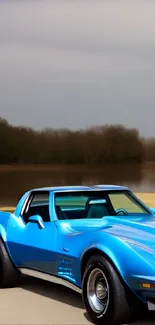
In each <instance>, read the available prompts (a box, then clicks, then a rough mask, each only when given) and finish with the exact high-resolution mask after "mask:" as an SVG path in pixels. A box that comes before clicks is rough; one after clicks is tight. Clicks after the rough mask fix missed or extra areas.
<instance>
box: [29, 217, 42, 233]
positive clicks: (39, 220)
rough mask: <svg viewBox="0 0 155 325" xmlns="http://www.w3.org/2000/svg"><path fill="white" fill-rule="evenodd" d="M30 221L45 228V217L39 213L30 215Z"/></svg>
mask: <svg viewBox="0 0 155 325" xmlns="http://www.w3.org/2000/svg"><path fill="white" fill-rule="evenodd" d="M28 222H31V223H37V224H38V226H39V228H40V229H43V228H45V227H44V224H43V219H42V217H41V216H39V214H37V215H34V216H32V217H29V219H28Z"/></svg>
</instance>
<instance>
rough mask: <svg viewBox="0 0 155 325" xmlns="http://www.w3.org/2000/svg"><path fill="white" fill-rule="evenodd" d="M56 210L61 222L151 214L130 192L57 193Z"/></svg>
mask: <svg viewBox="0 0 155 325" xmlns="http://www.w3.org/2000/svg"><path fill="white" fill-rule="evenodd" d="M55 210H56V214H57V217H58V219H61V220H64V219H82V218H83V219H86V218H88V219H90V218H103V217H105V216H122V215H124V216H127V215H130V216H131V215H146V214H151V211H150V210H149V208H147V207H146V206H145V205H144V204H143V203H142V202H140V201H139V200H138V198H137V197H136V196H135V195H134V194H133V193H132V192H131V191H128V190H121V191H116V190H114V191H101V190H100V191H83V192H82V191H80V192H62V193H55Z"/></svg>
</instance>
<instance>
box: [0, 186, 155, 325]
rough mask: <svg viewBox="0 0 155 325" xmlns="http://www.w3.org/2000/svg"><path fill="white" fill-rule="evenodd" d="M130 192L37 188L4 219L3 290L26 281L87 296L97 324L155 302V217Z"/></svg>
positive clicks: (0, 249) (0, 241) (0, 250)
mask: <svg viewBox="0 0 155 325" xmlns="http://www.w3.org/2000/svg"><path fill="white" fill-rule="evenodd" d="M154 213H155V212H154V210H153V209H152V210H151V209H150V208H148V207H147V206H146V205H145V204H144V203H142V202H141V201H140V200H139V199H138V198H137V197H136V196H135V195H134V194H133V193H132V191H131V190H129V189H128V188H126V187H122V186H112V185H109V186H108V185H96V186H92V187H89V186H76V187H75V186H71V187H67V186H65V187H51V188H39V189H34V190H31V191H28V192H26V193H25V194H24V195H23V196H22V197H21V198H20V199H19V202H18V204H17V207H16V210H15V212H14V213H9V212H0V263H1V271H0V287H3V288H4V287H12V286H15V285H16V284H18V280H19V277H20V274H27V275H30V276H34V277H37V278H41V279H45V280H48V281H52V282H55V283H59V284H62V285H65V286H68V287H70V288H72V289H74V290H76V291H78V292H81V293H82V298H83V302H84V305H85V308H86V310H87V312H88V314H89V316H90V318H91V320H92V321H93V322H95V323H96V324H107V325H110V324H111V325H112V324H123V323H126V322H128V320H129V318H130V315H131V313H132V312H133V310H134V308H135V306H138V305H140V306H141V307H142V308H143V307H144V306H146V307H147V308H148V306H150V304H152V305H153V304H154V303H155V215H154Z"/></svg>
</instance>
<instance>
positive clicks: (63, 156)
mask: <svg viewBox="0 0 155 325" xmlns="http://www.w3.org/2000/svg"><path fill="white" fill-rule="evenodd" d="M146 161H155V139H144V138H141V137H140V135H139V131H138V130H137V129H129V128H126V127H124V126H122V125H103V126H99V127H91V128H88V129H85V130H83V129H82V130H81V129H80V130H75V131H73V130H68V129H43V130H41V131H36V130H34V129H32V128H27V127H15V126H12V125H10V124H9V123H8V121H7V120H5V119H3V118H0V164H15V163H16V164H86V165H101V164H107V163H118V164H120V163H123V164H124V163H129V164H130V163H131V164H141V163H143V162H146Z"/></svg>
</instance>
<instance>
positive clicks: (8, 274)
mask: <svg viewBox="0 0 155 325" xmlns="http://www.w3.org/2000/svg"><path fill="white" fill-rule="evenodd" d="M19 275H20V273H19V272H18V270H17V269H16V268H15V266H14V265H13V263H12V261H11V259H10V257H9V255H8V253H7V250H6V248H5V245H4V243H3V242H2V240H0V288H11V287H15V286H16V285H17V284H18V280H19Z"/></svg>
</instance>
